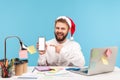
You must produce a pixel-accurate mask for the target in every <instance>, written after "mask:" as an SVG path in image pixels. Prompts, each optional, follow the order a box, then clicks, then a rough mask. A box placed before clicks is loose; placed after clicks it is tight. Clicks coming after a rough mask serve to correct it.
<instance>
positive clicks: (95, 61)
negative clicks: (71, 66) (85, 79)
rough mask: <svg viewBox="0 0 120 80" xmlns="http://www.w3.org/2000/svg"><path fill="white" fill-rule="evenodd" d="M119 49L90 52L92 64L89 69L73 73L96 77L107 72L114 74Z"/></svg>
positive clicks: (98, 49) (92, 50)
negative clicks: (95, 75)
mask: <svg viewBox="0 0 120 80" xmlns="http://www.w3.org/2000/svg"><path fill="white" fill-rule="evenodd" d="M117 53H118V47H106V48H93V49H91V52H90V62H89V66H88V67H87V68H81V69H80V70H79V71H75V70H71V72H74V73H78V74H83V75H94V74H100V73H106V72H112V71H113V70H114V66H115V63H116V56H117Z"/></svg>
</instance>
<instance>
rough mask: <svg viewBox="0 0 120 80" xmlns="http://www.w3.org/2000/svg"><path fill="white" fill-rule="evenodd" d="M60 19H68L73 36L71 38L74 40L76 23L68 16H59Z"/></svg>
mask: <svg viewBox="0 0 120 80" xmlns="http://www.w3.org/2000/svg"><path fill="white" fill-rule="evenodd" d="M59 19H64V20H66V22H67V23H68V25H69V27H70V34H71V37H70V40H73V34H74V32H75V27H76V26H75V23H74V22H73V20H72V19H71V18H69V17H66V16H60V17H58V18H57V20H59Z"/></svg>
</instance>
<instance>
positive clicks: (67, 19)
mask: <svg viewBox="0 0 120 80" xmlns="http://www.w3.org/2000/svg"><path fill="white" fill-rule="evenodd" d="M58 19H65V20H66V21H67V23H68V25H69V26H70V27H71V21H70V19H69V18H67V17H66V16H60V17H58V18H57V20H58Z"/></svg>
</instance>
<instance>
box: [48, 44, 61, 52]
mask: <svg viewBox="0 0 120 80" xmlns="http://www.w3.org/2000/svg"><path fill="white" fill-rule="evenodd" d="M50 46H53V47H55V51H56V53H60V50H61V49H62V47H63V46H62V45H52V44H51V45H50Z"/></svg>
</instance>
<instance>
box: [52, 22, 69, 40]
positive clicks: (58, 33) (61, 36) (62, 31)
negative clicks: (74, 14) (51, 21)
mask: <svg viewBox="0 0 120 80" xmlns="http://www.w3.org/2000/svg"><path fill="white" fill-rule="evenodd" d="M68 32H69V27H68V25H67V24H66V23H62V22H57V23H56V25H55V32H54V33H55V37H56V40H57V41H58V42H63V41H64V40H65V39H66V37H67V35H68Z"/></svg>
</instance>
